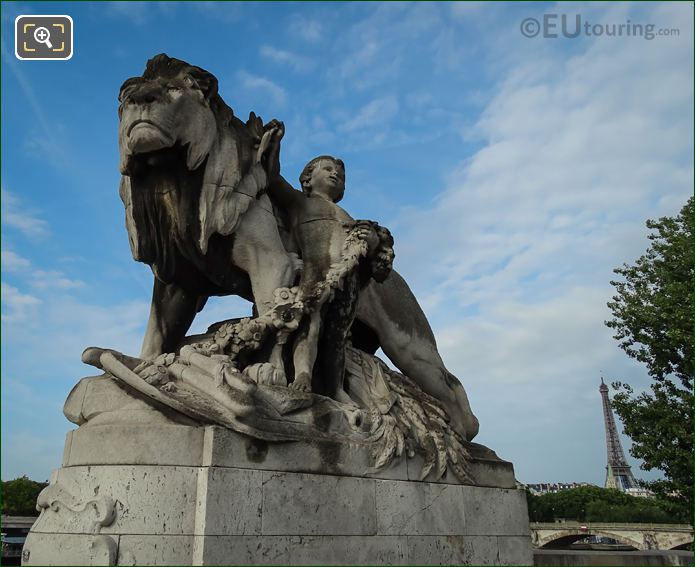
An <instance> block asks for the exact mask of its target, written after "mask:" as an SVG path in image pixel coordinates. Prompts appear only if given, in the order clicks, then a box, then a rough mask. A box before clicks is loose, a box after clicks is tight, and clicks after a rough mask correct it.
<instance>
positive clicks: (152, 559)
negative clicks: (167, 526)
mask: <svg viewBox="0 0 695 567" xmlns="http://www.w3.org/2000/svg"><path fill="white" fill-rule="evenodd" d="M194 539H195V538H194V536H190V535H185V536H172V535H169V536H163V535H124V536H121V537H120V542H119V545H118V565H195V563H193V544H194Z"/></svg>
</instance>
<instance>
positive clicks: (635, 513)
mask: <svg viewBox="0 0 695 567" xmlns="http://www.w3.org/2000/svg"><path fill="white" fill-rule="evenodd" d="M527 499H528V505H529V506H528V507H529V519H530V520H531V521H532V522H554V521H555V520H558V519H565V520H576V521H579V522H621V523H636V524H639V523H655V524H669V523H687V522H688V519H687V516H683V515H679V514H674V511H673V509H672V507H671V504H670V503H669V502H667V501H664V500H661V499H658V498H639V497H636V496H630V495H629V494H626V493H624V492H621V491H620V490H616V489H614V488H599V487H597V486H582V487H579V488H573V489H570V490H561V491H560V492H556V493H550V494H543V495H540V496H535V495H533V494H531V493H530V492H529V493H527Z"/></svg>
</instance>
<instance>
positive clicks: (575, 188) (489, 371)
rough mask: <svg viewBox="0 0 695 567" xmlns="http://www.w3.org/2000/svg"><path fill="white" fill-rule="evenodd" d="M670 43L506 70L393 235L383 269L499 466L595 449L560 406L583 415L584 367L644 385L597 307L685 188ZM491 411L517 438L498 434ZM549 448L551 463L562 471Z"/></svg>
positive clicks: (686, 72)
mask: <svg viewBox="0 0 695 567" xmlns="http://www.w3.org/2000/svg"><path fill="white" fill-rule="evenodd" d="M663 16H664V14H662V18H660V19H659V21H663ZM686 43H687V42H670V43H667V42H662V43H660V44H658V45H657V44H656V43H651V44H650V43H648V42H644V41H643V42H641V43H636V42H633V41H629V40H627V41H625V40H623V41H620V40H611V41H593V42H588V43H587V44H586V45H585V46H584V48H583V49H580V50H578V51H577V52H576V54H575V55H572V56H570V55H567V54H565V53H553V52H545V53H542V54H540V55H539V54H536V55H537V56H536V57H533V58H532V57H528V58H526V60H525V62H517V64H516V65H515V66H514V67H512V68H510V70H509V72H508V74H507V75H506V79H505V80H503V81H502V82H501V84H500V86H499V87H498V90H497V92H496V95H495V96H494V97H493V98H492V99H491V100H490V102H489V104H488V105H487V107H486V108H485V110H484V112H483V114H482V116H481V118H480V120H479V121H478V123H477V125H476V126H475V129H474V131H475V133H476V134H477V136H478V138H479V139H480V140H481V141H483V147H482V149H480V150H479V151H477V152H476V153H475V154H474V155H473V156H472V157H471V158H469V159H467V160H466V161H464V162H462V163H461V164H460V166H459V167H458V168H457V169H456V170H455V171H453V172H452V173H451V175H450V177H449V179H448V185H447V190H446V191H445V192H444V193H442V194H440V196H439V197H438V199H437V201H436V204H435V205H434V206H432V207H428V208H426V209H424V210H419V211H417V212H412V211H411V212H407V213H404V214H403V215H402V217H401V218H400V222H399V223H398V224H397V232H399V233H400V232H401V230H400V227H407V229H405V230H403V232H402V234H401V235H400V238H399V237H398V236H397V238H396V244H397V260H396V261H397V265H398V266H399V268H400V269H401V270H402V271H403V272H405V275H406V277H407V279H408V280H409V282H410V283H411V285H412V286H413V287H414V288H415V290H416V293H417V295H419V296H422V297H425V298H426V299H427V301H426V303H427V308H428V312H429V313H430V315H431V317H432V321H433V326H434V327H435V334H436V335H437V336H438V337H439V338H440V344H441V346H442V350H443V354H444V358H445V361H447V362H448V364H450V366H451V367H452V370H453V371H454V373H455V374H457V375H458V376H460V377H461V378H462V379H463V381H464V383H465V384H467V386H468V388H469V393H470V394H471V403H472V405H473V408H474V411H478V412H479V413H480V414H482V415H481V416H480V418H481V424H482V427H481V442H483V443H485V442H486V437H487V435H491V436H493V437H497V436H499V437H498V439H501V441H497V442H496V444H495V445H494V446H495V448H496V449H498V451H499V452H500V454H501V455H504V456H505V457H507V458H511V459H512V460H513V461H515V462H519V463H521V462H524V463H530V462H531V461H539V462H542V461H543V458H544V456H545V457H547V455H544V452H545V447H547V445H548V444H551V443H552V441H551V439H557V438H558V436H559V435H562V434H563V432H564V433H565V434H567V435H571V434H572V432H576V431H579V430H582V431H587V428H592V429H593V430H595V431H593V434H594V435H595V436H596V438H597V439H599V440H600V439H601V431H600V423H601V422H600V416H599V420H598V421H596V422H593V421H591V419H590V418H589V416H588V415H587V410H586V406H583V407H582V409H581V410H578V409H577V407H576V400H584V399H585V398H586V403H587V404H589V403H593V404H596V405H595V407H596V409H597V410H598V401H597V400H594V397H596V392H595V391H594V390H595V386H596V384H595V383H596V382H597V380H598V376H599V372H600V370H604V371H606V372H610V373H613V375H617V376H621V374H622V375H624V374H629V376H630V377H631V378H630V381H631V382H633V383H636V385H637V386H638V387H639V384H640V382H642V381H645V380H646V374H645V373H644V371H643V370H642V369H640V368H639V367H637V366H635V365H634V364H633V363H632V362H631V361H628V360H627V359H626V358H625V357H624V355H623V354H622V353H621V352H620V351H619V349H618V348H617V346H616V345H615V344H614V343H613V341H612V340H611V338H610V332H609V331H608V330H607V329H606V328H605V327H604V325H603V321H604V320H605V319H606V318H608V310H607V307H606V305H605V304H606V301H608V300H609V299H610V297H611V294H612V288H611V287H610V285H609V283H608V282H609V280H610V279H611V277H612V275H613V274H612V269H613V267H615V266H618V265H620V264H621V263H622V262H624V261H631V260H632V259H634V258H636V257H637V256H638V255H639V254H640V253H641V252H642V251H643V250H644V248H646V246H647V240H646V229H645V228H644V221H645V219H646V218H647V217H648V216H649V217H655V216H660V215H663V214H668V215H672V214H675V213H676V212H677V211H678V210H679V209H680V207H681V206H682V205H683V203H684V202H685V200H686V199H687V197H688V196H689V195H690V194H691V192H692V184H693V166H692V152H693V142H692V135H691V134H692V133H691V131H690V129H689V127H688V125H689V124H691V123H692V119H693V110H692V96H693V86H692V51H691V50H689V48H688V47H687V46H686ZM688 45H689V44H688ZM626 93H639V96H626ZM442 227H445V229H443V228H442ZM490 384H495V387H494V388H491V386H490ZM502 385H503V386H502ZM591 396H594V397H591ZM522 399H523V400H524V403H522V404H521V403H519V400H522ZM570 400H573V401H574V402H570ZM546 404H552V409H551V408H548V409H547V411H545V412H544V408H545V407H547V406H546ZM500 408H505V409H502V410H501V409H500ZM499 411H504V412H505V423H506V424H507V426H506V427H508V426H509V423H524V427H525V428H526V429H527V430H529V431H531V430H533V431H534V434H535V437H531V438H532V441H529V442H526V441H525V440H524V439H526V438H529V437H528V436H524V439H521V438H520V437H518V436H517V437H516V438H513V437H510V436H507V437H506V438H505V437H504V432H503V431H498V427H497V425H496V412H499ZM558 415H562V416H563V417H562V420H561V421H558ZM547 419H552V420H555V421H556V423H555V424H554V425H553V427H552V431H551V430H550V429H548V426H549V425H550V424H549V423H547V424H544V421H547ZM597 424H598V425H597ZM505 439H509V441H507V440H505ZM597 442H599V443H600V441H597ZM571 450H572V451H574V448H572V449H571ZM563 451H564V449H563V448H561V447H557V449H556V453H557V455H558V459H559V460H572V459H574V457H573V456H572V455H569V454H567V455H563V454H562V452H563ZM546 465H547V466H546V472H545V473H544V474H547V475H549V477H550V478H556V479H560V478H561V476H562V475H563V474H564V475H565V477H564V478H566V479H567V480H570V479H569V478H567V474H568V471H564V472H563V468H562V466H560V465H559V464H557V465H556V464H551V463H546ZM581 467H585V465H583V464H582V465H581ZM532 468H533V467H532V466H529V468H528V470H529V471H530V470H532ZM518 474H520V478H522V480H526V481H531V480H533V479H532V478H528V474H529V473H528V472H525V471H524V470H523V469H521V470H520V471H519V473H518ZM531 474H534V473H531ZM536 474H537V473H536ZM575 474H576V475H577V478H587V477H589V478H590V477H591V474H592V473H591V471H590V470H589V469H588V468H578V469H577V470H576V471H575ZM521 475H523V476H521Z"/></svg>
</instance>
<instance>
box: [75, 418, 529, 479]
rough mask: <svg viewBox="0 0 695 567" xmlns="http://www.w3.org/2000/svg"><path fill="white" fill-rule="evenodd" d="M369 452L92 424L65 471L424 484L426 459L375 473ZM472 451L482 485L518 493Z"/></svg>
mask: <svg viewBox="0 0 695 567" xmlns="http://www.w3.org/2000/svg"><path fill="white" fill-rule="evenodd" d="M124 440H127V442H124ZM172 440H175V442H172ZM367 451H368V448H366V447H363V446H359V445H355V444H353V445H347V444H341V443H337V442H326V441H315V442H311V443H308V442H299V441H288V442H283V443H268V442H265V441H261V440H257V439H251V438H249V437H246V436H245V435H242V434H239V433H236V432H234V431H230V430H228V429H225V428H223V427H218V426H207V427H191V426H187V425H177V424H174V423H171V424H159V423H157V424H150V425H143V424H127V423H110V424H105V425H92V424H91V423H90V424H89V425H87V426H83V427H80V428H79V429H76V430H74V431H71V432H69V433H68V437H67V440H66V444H65V454H64V458H63V466H64V467H75V466H83V465H152V466H193V467H195V466H210V467H225V468H242V469H251V470H267V471H281V472H296V473H307V474H328V475H335V476H349V477H354V478H375V479H385V480H410V481H414V482H420V471H421V470H422V464H423V458H422V456H421V455H417V454H416V455H415V456H414V457H413V458H406V457H403V458H402V459H401V460H400V461H397V462H395V463H393V464H392V465H390V466H389V467H387V468H385V469H383V470H380V471H377V472H370V470H369V466H370V465H369V455H368V454H367ZM472 452H473V461H472V463H471V468H472V471H473V475H474V477H475V478H476V481H477V485H478V486H486V487H498V488H515V486H516V481H515V479H514V468H513V466H512V464H511V463H509V462H507V461H502V460H500V459H498V458H497V456H496V455H495V453H494V452H493V451H491V450H490V449H488V448H487V447H483V446H482V445H477V444H473V446H472ZM425 482H430V483H431V482H434V483H439V484H454V485H460V483H459V482H458V480H457V479H455V478H453V477H452V476H451V475H450V474H449V473H446V474H445V475H444V477H442V478H441V479H438V480H434V479H432V478H431V475H430V478H427V479H425Z"/></svg>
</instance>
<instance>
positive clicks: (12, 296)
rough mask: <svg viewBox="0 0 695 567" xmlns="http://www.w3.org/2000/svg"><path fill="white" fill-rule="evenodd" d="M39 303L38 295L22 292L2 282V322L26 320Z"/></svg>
mask: <svg viewBox="0 0 695 567" xmlns="http://www.w3.org/2000/svg"><path fill="white" fill-rule="evenodd" d="M40 303H41V300H40V299H39V298H38V297H34V296H33V295H29V294H26V293H22V292H21V291H19V290H18V289H17V288H16V287H13V286H11V285H10V284H8V283H6V282H2V305H3V310H2V322H3V323H17V322H20V321H24V320H26V319H27V318H28V317H29V316H30V314H31V313H32V312H33V311H34V309H35V308H36V307H37V306H38V305H39V304H40Z"/></svg>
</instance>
